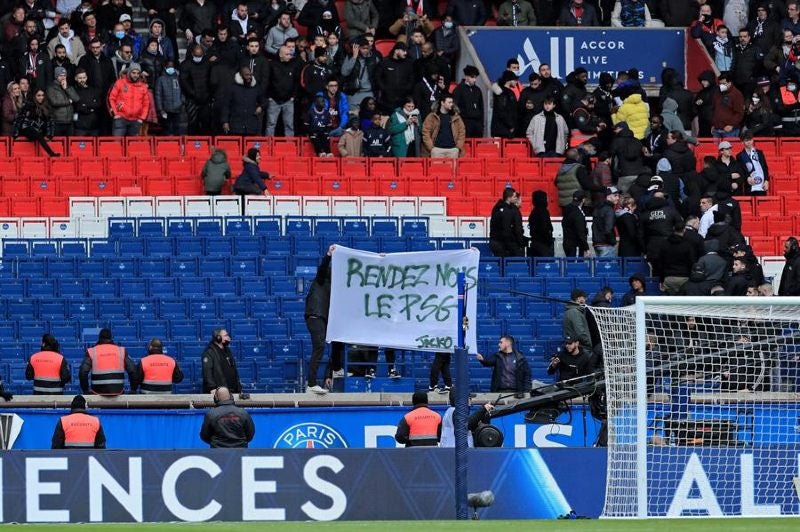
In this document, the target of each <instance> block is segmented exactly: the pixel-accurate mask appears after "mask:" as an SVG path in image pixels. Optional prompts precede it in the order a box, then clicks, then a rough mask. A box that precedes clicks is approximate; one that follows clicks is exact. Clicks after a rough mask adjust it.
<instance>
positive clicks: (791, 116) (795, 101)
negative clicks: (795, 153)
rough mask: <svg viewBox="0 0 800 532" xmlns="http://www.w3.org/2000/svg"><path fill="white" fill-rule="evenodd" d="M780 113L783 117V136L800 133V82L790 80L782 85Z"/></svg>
mask: <svg viewBox="0 0 800 532" xmlns="http://www.w3.org/2000/svg"><path fill="white" fill-rule="evenodd" d="M780 97H781V99H780V105H779V106H778V114H779V115H780V117H781V125H782V128H781V136H784V137H789V136H796V135H799V134H800V97H799V96H798V84H797V82H796V81H794V80H790V81H788V82H786V83H785V84H782V85H781V88H780Z"/></svg>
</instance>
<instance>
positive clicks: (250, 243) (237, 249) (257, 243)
mask: <svg viewBox="0 0 800 532" xmlns="http://www.w3.org/2000/svg"><path fill="white" fill-rule="evenodd" d="M262 244H263V239H262V238H261V237H258V236H237V237H236V238H235V239H234V246H233V250H234V253H235V254H236V256H238V257H257V256H259V255H261V254H263V251H264V250H263V249H262V248H263V246H262Z"/></svg>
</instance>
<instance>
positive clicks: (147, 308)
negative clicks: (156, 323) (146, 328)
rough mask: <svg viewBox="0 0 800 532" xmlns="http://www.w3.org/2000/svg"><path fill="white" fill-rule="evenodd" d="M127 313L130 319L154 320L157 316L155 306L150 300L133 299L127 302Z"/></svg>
mask: <svg viewBox="0 0 800 532" xmlns="http://www.w3.org/2000/svg"><path fill="white" fill-rule="evenodd" d="M142 295H144V294H142ZM128 311H129V312H130V316H131V319H134V320H154V319H156V316H157V305H155V304H154V302H153V300H152V299H150V298H139V297H135V298H131V299H130V301H129V302H128Z"/></svg>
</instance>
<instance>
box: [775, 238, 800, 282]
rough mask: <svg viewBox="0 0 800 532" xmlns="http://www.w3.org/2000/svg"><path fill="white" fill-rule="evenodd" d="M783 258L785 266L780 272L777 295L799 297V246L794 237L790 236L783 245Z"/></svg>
mask: <svg viewBox="0 0 800 532" xmlns="http://www.w3.org/2000/svg"><path fill="white" fill-rule="evenodd" d="M783 256H784V257H785V258H786V264H785V265H784V266H783V272H781V284H780V286H779V287H778V295H779V296H800V244H798V242H797V239H796V238H795V237H793V236H790V237H789V238H787V239H786V242H784V243H783Z"/></svg>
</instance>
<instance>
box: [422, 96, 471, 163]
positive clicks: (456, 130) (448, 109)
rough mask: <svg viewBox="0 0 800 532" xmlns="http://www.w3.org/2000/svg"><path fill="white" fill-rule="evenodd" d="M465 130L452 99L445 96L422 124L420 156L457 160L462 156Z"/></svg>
mask: <svg viewBox="0 0 800 532" xmlns="http://www.w3.org/2000/svg"><path fill="white" fill-rule="evenodd" d="M465 138H466V128H465V127H464V121H463V120H461V115H459V113H458V109H456V108H455V104H454V102H453V97H452V96H451V95H449V94H445V95H444V96H443V97H442V98H441V100H439V101H438V102H437V103H436V104H434V105H433V107H432V108H431V112H430V113H428V116H426V117H425V121H424V122H423V123H422V156H423V157H425V156H430V157H433V158H437V157H449V158H451V159H458V158H459V157H461V156H462V155H463V154H464V142H465Z"/></svg>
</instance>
